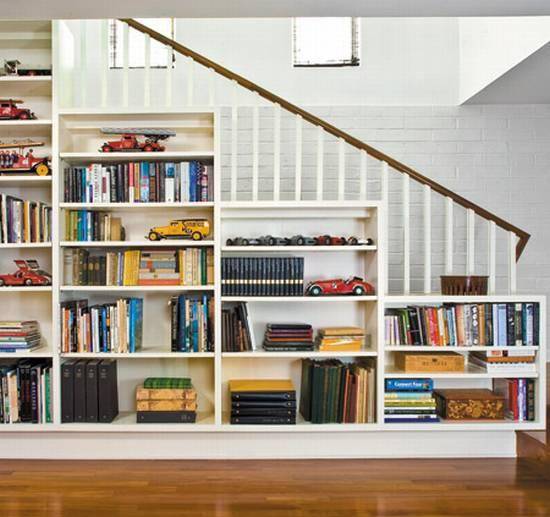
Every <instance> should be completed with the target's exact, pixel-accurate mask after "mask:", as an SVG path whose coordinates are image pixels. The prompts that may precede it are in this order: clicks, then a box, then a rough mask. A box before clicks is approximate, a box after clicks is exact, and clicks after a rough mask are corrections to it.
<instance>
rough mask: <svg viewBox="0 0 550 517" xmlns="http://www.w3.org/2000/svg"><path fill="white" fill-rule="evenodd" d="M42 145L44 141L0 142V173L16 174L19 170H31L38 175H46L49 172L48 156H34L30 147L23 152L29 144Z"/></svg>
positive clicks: (33, 145)
mask: <svg viewBox="0 0 550 517" xmlns="http://www.w3.org/2000/svg"><path fill="white" fill-rule="evenodd" d="M42 145H44V142H13V143H12V144H3V143H0V174H5V173H11V174H17V173H21V172H33V173H35V174H38V176H47V175H48V174H50V171H51V169H50V163H49V158H47V157H43V158H39V157H37V156H34V154H33V153H32V149H29V150H28V151H27V152H26V153H25V149H26V148H29V147H31V146H32V147H40V146H42ZM10 149H11V150H10ZM16 149H17V150H16Z"/></svg>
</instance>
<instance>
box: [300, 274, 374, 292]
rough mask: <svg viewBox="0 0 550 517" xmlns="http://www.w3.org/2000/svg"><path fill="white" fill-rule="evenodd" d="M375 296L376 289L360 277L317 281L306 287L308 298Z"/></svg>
mask: <svg viewBox="0 0 550 517" xmlns="http://www.w3.org/2000/svg"><path fill="white" fill-rule="evenodd" d="M372 294H374V287H373V286H372V285H371V284H369V283H368V282H365V281H364V280H363V279H362V278H360V277H358V276H352V277H350V278H348V279H347V280H344V279H343V278H333V279H330V280H315V281H313V282H310V283H309V284H308V286H307V287H306V295H308V296H327V295H354V296H364V295H372Z"/></svg>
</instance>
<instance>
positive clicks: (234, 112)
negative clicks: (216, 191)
mask: <svg viewBox="0 0 550 517" xmlns="http://www.w3.org/2000/svg"><path fill="white" fill-rule="evenodd" d="M233 87H234V89H233V102H232V106H231V182H230V184H231V201H236V200H237V131H238V116H239V113H238V108H237V94H236V87H237V82H236V81H233Z"/></svg>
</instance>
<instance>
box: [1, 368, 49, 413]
mask: <svg viewBox="0 0 550 517" xmlns="http://www.w3.org/2000/svg"><path fill="white" fill-rule="evenodd" d="M51 370H52V369H51V363H49V362H45V361H42V360H20V361H17V362H12V361H3V362H2V363H0V422H1V423H3V424H15V423H32V424H44V423H51V422H52V421H53V408H52V401H53V397H52V385H53V384H52V376H51Z"/></svg>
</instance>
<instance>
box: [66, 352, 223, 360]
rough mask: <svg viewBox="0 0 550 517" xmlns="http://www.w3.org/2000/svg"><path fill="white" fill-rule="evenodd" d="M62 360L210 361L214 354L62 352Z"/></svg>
mask: <svg viewBox="0 0 550 517" xmlns="http://www.w3.org/2000/svg"><path fill="white" fill-rule="evenodd" d="M60 356H61V357H62V358H64V359H91V358H98V359H101V358H103V359H109V358H112V359H210V358H214V357H215V353H214V352H146V351H139V352H134V353H119V352H97V353H96V352H62V353H61V354H60Z"/></svg>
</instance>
